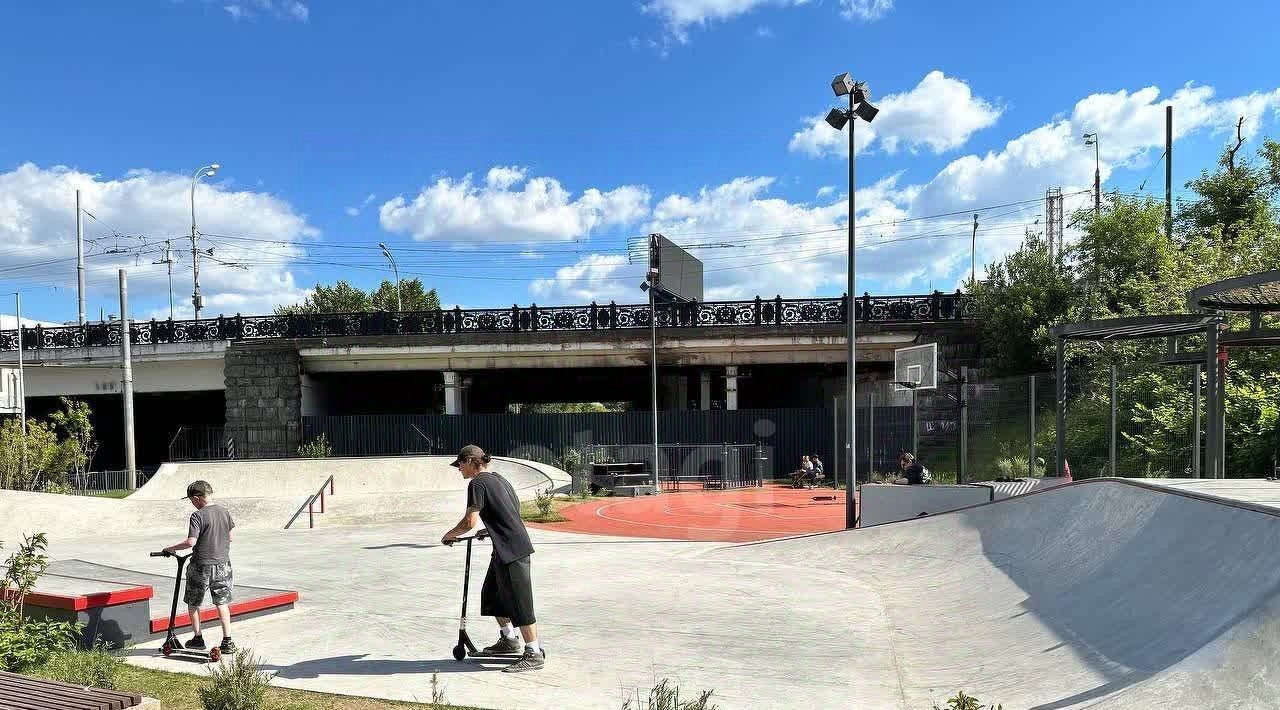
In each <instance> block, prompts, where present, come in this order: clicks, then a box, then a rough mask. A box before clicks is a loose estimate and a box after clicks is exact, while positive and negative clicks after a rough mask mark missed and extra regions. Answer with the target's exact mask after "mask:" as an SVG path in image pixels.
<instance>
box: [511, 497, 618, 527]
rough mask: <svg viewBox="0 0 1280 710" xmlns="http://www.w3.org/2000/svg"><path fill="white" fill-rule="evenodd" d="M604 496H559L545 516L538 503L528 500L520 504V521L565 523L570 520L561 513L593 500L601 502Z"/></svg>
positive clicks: (554, 499)
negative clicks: (565, 509)
mask: <svg viewBox="0 0 1280 710" xmlns="http://www.w3.org/2000/svg"><path fill="white" fill-rule="evenodd" d="M602 497H603V496H572V497H570V496H562V495H558V496H555V497H553V498H552V499H551V509H550V510H548V511H547V513H546V514H545V515H544V514H543V512H542V510H541V509H540V508H539V507H538V501H536V500H526V501H522V502H521V503H520V519H521V520H523V521H525V522H526V523H563V522H567V521H568V520H569V519H568V518H566V517H564V516H563V515H561V514H560V511H561V510H563V509H564V508H567V507H569V506H571V505H577V504H579V503H585V502H587V501H592V500H600V499H601V498H602Z"/></svg>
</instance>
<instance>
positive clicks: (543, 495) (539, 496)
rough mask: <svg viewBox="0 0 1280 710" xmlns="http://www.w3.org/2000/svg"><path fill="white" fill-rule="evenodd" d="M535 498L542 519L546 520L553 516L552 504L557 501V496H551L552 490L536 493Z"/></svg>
mask: <svg viewBox="0 0 1280 710" xmlns="http://www.w3.org/2000/svg"><path fill="white" fill-rule="evenodd" d="M534 496H535V497H534V501H535V502H537V504H538V512H539V513H541V514H542V517H544V518H545V517H547V516H548V515H551V504H552V503H553V502H554V501H555V496H553V495H552V494H551V489H550V488H548V489H546V490H545V491H536V492H535V493H534Z"/></svg>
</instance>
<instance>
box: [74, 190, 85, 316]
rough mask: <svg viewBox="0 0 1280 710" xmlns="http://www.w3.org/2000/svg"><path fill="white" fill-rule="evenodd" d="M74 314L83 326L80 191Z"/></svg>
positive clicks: (82, 237) (77, 218)
mask: <svg viewBox="0 0 1280 710" xmlns="http://www.w3.org/2000/svg"><path fill="white" fill-rule="evenodd" d="M76 314H77V321H78V322H79V324H80V325H84V215H82V214H81V213H80V191H79V190H76Z"/></svg>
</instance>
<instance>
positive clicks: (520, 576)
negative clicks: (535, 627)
mask: <svg viewBox="0 0 1280 710" xmlns="http://www.w3.org/2000/svg"><path fill="white" fill-rule="evenodd" d="M480 615H481V616H501V617H503V618H506V619H511V623H512V624H514V625H516V626H529V625H530V624H536V623H537V620H536V619H534V616H533V575H532V566H531V565H530V564H529V555H525V556H524V557H521V558H520V559H518V560H512V561H511V562H507V563H506V564H503V563H502V562H499V561H498V558H497V557H492V558H490V560H489V573H488V574H486V575H485V576H484V586H483V587H481V588H480Z"/></svg>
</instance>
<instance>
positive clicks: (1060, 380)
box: [1050, 272, 1280, 478]
mask: <svg viewBox="0 0 1280 710" xmlns="http://www.w3.org/2000/svg"><path fill="white" fill-rule="evenodd" d="M1277 273H1278V274H1280V272H1277ZM1198 290H1199V289H1197V291H1198ZM1193 293H1194V292H1193ZM1223 327H1224V319H1223V317H1222V316H1221V315H1220V314H1218V313H1198V314H1179V315H1164V316H1135V317H1130V318H1109V319H1105V320H1096V321H1082V322H1079V323H1067V324H1065V325H1060V326H1058V327H1056V328H1054V329H1053V330H1052V331H1050V332H1051V333H1052V335H1053V337H1054V338H1055V339H1056V340H1057V345H1058V347H1057V372H1056V376H1057V380H1056V384H1057V390H1058V392H1057V400H1058V401H1057V410H1058V436H1057V447H1056V449H1057V455H1058V456H1057V458H1058V460H1057V475H1058V476H1063V475H1065V470H1064V469H1065V464H1066V450H1067V394H1066V391H1067V365H1066V348H1067V342H1068V341H1070V340H1079V341H1095V342H1106V341H1116V340H1152V339H1158V338H1176V337H1181V336H1187V335H1203V336H1204V337H1205V349H1204V353H1203V355H1202V357H1203V364H1202V365H1201V364H1197V365H1196V371H1195V381H1196V392H1197V396H1196V400H1197V405H1196V413H1195V418H1196V419H1197V420H1198V419H1199V409H1200V408H1199V404H1198V401H1199V395H1198V393H1199V386H1200V385H1199V382H1200V368H1201V367H1202V366H1203V367H1204V368H1205V371H1206V372H1207V373H1208V375H1209V377H1208V380H1209V381H1208V383H1207V384H1208V387H1207V390H1208V397H1207V401H1206V403H1205V404H1206V407H1205V411H1206V412H1209V413H1212V416H1209V417H1207V424H1208V426H1207V427H1206V428H1205V446H1206V451H1205V454H1206V456H1205V458H1206V460H1205V466H1204V468H1203V469H1202V472H1203V475H1204V477H1207V478H1222V477H1223V476H1224V469H1225V460H1226V451H1225V449H1224V447H1223V441H1224V439H1225V437H1224V436H1223V433H1224V431H1225V424H1224V421H1223V420H1224V416H1225V409H1224V407H1223V404H1224V401H1225V391H1224V388H1223V380H1224V377H1223V376H1222V375H1223V372H1222V370H1221V369H1220V368H1221V367H1222V363H1221V360H1220V359H1219V358H1218V345H1219V342H1220V341H1219V336H1220V335H1221V334H1222V332H1221V331H1222V328H1223ZM1115 387H1116V370H1115V366H1114V365H1112V369H1111V390H1112V403H1111V406H1112V417H1111V426H1112V432H1111V435H1112V442H1111V461H1112V471H1111V473H1112V475H1114V474H1115V469H1114V466H1115V463H1114V462H1115V395H1114V393H1115ZM1195 429H1196V442H1197V444H1198V442H1199V436H1200V434H1199V429H1200V427H1199V426H1196V427H1195ZM1197 448H1198V447H1197ZM1194 458H1195V459H1196V467H1197V468H1199V458H1200V457H1199V455H1198V453H1197V454H1196V455H1195V456H1194ZM1197 473H1201V471H1197Z"/></svg>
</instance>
